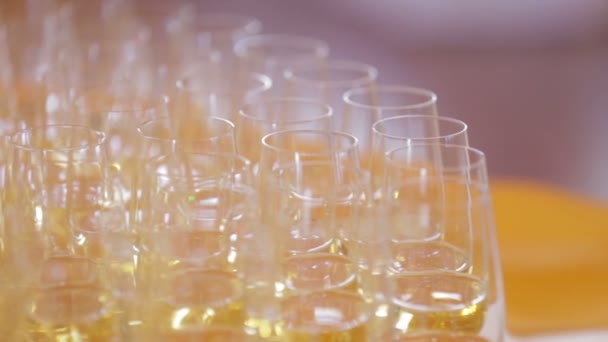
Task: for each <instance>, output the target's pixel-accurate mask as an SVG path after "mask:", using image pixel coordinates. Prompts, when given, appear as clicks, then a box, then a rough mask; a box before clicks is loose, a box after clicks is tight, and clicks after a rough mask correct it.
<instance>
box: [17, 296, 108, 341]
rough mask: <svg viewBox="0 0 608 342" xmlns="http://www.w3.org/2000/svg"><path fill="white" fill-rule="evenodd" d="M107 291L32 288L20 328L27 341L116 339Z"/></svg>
mask: <svg viewBox="0 0 608 342" xmlns="http://www.w3.org/2000/svg"><path fill="white" fill-rule="evenodd" d="M113 314H114V312H113V306H112V303H111V301H110V298H109V296H108V294H107V293H105V292H104V291H101V290H100V289H99V288H97V287H94V286H90V285H89V286H62V287H54V288H46V289H41V290H38V291H36V292H35V293H34V294H33V295H32V296H31V300H30V301H29V304H28V305H27V311H26V315H25V319H24V322H23V323H22V326H21V327H20V333H19V334H18V335H21V336H22V338H23V339H25V340H27V341H57V342H64V341H74V342H76V341H100V342H101V341H111V340H113V339H117V338H118V332H117V325H116V321H115V317H114V315H113Z"/></svg>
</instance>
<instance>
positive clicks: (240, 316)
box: [149, 269, 244, 334]
mask: <svg viewBox="0 0 608 342" xmlns="http://www.w3.org/2000/svg"><path fill="white" fill-rule="evenodd" d="M159 281H160V282H161V283H159V284H155V285H153V287H154V286H156V287H157V288H155V289H153V290H152V291H151V296H152V298H150V300H151V301H152V302H153V304H152V305H153V307H152V310H151V312H150V313H151V315H152V317H150V321H149V322H150V323H151V326H152V327H154V328H155V329H158V330H159V332H160V333H162V334H164V333H171V332H172V331H189V330H192V329H201V328H204V327H205V328H206V327H209V326H218V325H221V326H228V327H242V326H243V322H244V308H243V284H242V283H241V280H240V279H238V278H237V277H236V276H235V275H234V274H232V273H230V272H226V271H222V270H208V269H187V270H183V271H176V272H173V273H169V274H164V275H161V279H159Z"/></svg>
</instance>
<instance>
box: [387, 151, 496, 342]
mask: <svg viewBox="0 0 608 342" xmlns="http://www.w3.org/2000/svg"><path fill="white" fill-rule="evenodd" d="M386 160H387V167H386V170H385V175H384V191H385V193H386V194H387V195H386V196H384V197H383V203H384V204H385V205H386V206H387V207H388V209H387V210H388V222H389V227H388V232H389V236H390V246H389V247H390V250H391V256H390V261H389V262H388V272H389V274H390V280H391V284H392V303H391V306H390V307H391V309H390V310H389V311H390V315H389V317H391V318H390V319H391V320H392V322H393V323H392V324H393V333H392V334H391V338H394V339H395V340H405V341H408V340H410V338H413V340H416V339H420V338H426V339H427V340H429V339H430V340H442V339H446V340H450V339H452V338H455V337H458V336H468V337H469V338H470V339H471V340H475V341H477V340H481V341H502V340H503V339H504V318H505V317H504V296H503V290H502V275H501V270H500V260H499V254H498V250H497V243H496V232H495V227H494V217H493V210H492V203H491V196H490V190H489V182H488V175H487V169H486V160H485V155H484V154H483V152H481V151H479V150H476V149H473V148H470V147H467V146H462V145H460V146H459V145H446V144H437V143H436V144H413V145H409V146H405V147H400V148H397V149H393V150H390V151H388V152H387V153H386Z"/></svg>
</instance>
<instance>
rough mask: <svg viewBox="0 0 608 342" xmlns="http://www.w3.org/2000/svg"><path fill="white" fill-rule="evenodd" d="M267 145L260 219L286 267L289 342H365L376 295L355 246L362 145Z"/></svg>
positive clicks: (308, 134) (275, 137)
mask: <svg viewBox="0 0 608 342" xmlns="http://www.w3.org/2000/svg"><path fill="white" fill-rule="evenodd" d="M262 143H263V146H264V148H263V151H262V157H261V162H260V176H259V178H260V180H259V181H260V183H261V187H262V189H264V192H265V193H264V195H263V196H262V198H261V201H260V203H261V205H262V208H261V213H262V218H261V219H262V222H263V224H265V225H266V226H267V227H269V228H267V229H269V230H270V231H272V234H273V237H274V239H273V245H274V251H275V253H276V254H275V255H276V256H275V257H276V258H277V260H278V261H277V262H279V265H280V266H279V267H280V271H279V274H277V275H276V276H277V277H278V279H277V280H276V282H277V288H276V290H277V293H276V296H278V297H279V298H280V299H281V306H282V311H281V324H282V326H283V327H284V328H283V329H284V330H283V331H284V336H285V338H287V339H292V340H300V339H303V340H309V339H338V338H339V339H347V340H366V339H367V338H368V337H369V336H371V335H372V334H373V333H374V331H373V328H372V327H373V325H372V324H371V322H372V320H373V316H374V314H375V311H376V309H377V308H376V305H377V303H376V300H375V299H376V298H377V296H376V292H375V291H377V290H378V288H377V287H373V286H369V284H370V283H371V280H370V277H369V275H368V272H367V271H366V270H367V268H366V266H369V265H366V264H363V263H362V262H361V260H365V259H364V258H361V255H362V253H360V249H357V248H356V246H355V245H354V244H351V243H350V242H351V241H352V239H351V238H352V237H353V236H354V235H353V231H355V230H356V224H355V222H356V220H357V216H358V215H357V214H356V213H357V212H359V210H360V207H361V206H363V203H362V202H363V199H364V198H365V196H364V194H363V193H364V189H365V185H364V184H362V183H361V180H362V178H361V177H360V173H359V172H360V166H359V156H358V151H357V141H356V138H354V137H353V136H350V135H348V134H344V133H339V132H332V131H315V130H286V131H279V132H275V133H271V134H268V135H266V136H265V137H264V138H263V139H262ZM319 308H323V309H322V310H320V309H319Z"/></svg>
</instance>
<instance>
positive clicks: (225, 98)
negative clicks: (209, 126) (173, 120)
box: [174, 68, 272, 121]
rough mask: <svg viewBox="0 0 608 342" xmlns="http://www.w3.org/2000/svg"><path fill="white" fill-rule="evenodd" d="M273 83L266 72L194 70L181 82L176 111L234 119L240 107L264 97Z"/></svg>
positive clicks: (178, 89)
mask: <svg viewBox="0 0 608 342" xmlns="http://www.w3.org/2000/svg"><path fill="white" fill-rule="evenodd" d="M271 86H272V81H271V80H270V78H269V77H268V76H266V75H263V74H257V73H250V72H238V71H235V72H230V73H225V72H222V71H221V70H220V69H217V68H215V69H212V68H200V69H196V70H192V71H191V72H190V73H189V74H188V75H186V76H184V77H183V78H182V79H180V80H178V81H177V88H176V95H175V105H176V107H175V109H174V111H176V112H178V113H176V114H177V115H179V116H188V115H196V116H219V117H223V118H226V119H228V120H231V121H234V117H235V116H236V113H237V111H238V109H239V108H241V107H242V106H243V105H245V104H247V103H252V102H255V101H256V100H258V99H260V98H261V97H262V96H263V95H264V94H265V93H267V92H268V90H269V89H270V88H271Z"/></svg>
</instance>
